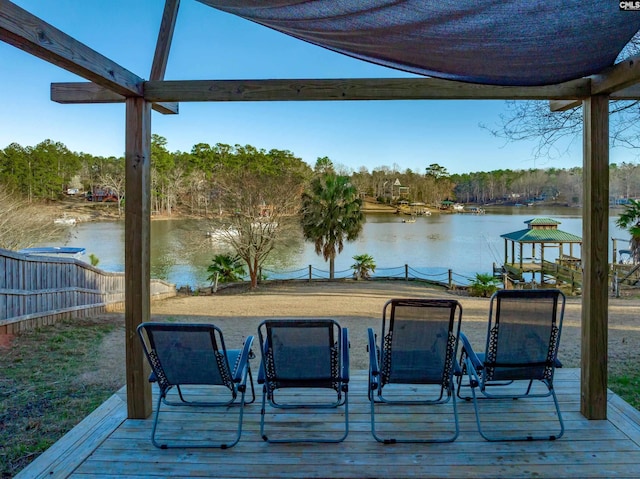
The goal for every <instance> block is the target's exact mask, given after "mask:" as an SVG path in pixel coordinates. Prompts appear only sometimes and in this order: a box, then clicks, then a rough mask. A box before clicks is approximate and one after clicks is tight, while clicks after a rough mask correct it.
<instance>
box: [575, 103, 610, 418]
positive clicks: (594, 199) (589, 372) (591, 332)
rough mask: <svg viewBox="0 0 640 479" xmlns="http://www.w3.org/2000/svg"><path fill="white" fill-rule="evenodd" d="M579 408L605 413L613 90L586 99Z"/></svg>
mask: <svg viewBox="0 0 640 479" xmlns="http://www.w3.org/2000/svg"><path fill="white" fill-rule="evenodd" d="M583 105H584V106H583V108H584V164H583V170H584V178H583V191H584V193H583V196H584V198H583V204H584V207H583V209H582V236H583V260H584V273H583V279H582V368H581V373H580V374H581V381H580V393H581V394H580V412H581V413H582V414H583V415H584V416H585V417H586V418H587V419H606V418H607V339H608V337H607V334H608V331H607V323H608V316H607V314H608V312H607V307H608V294H609V288H608V284H607V279H608V276H609V275H608V263H609V261H608V257H607V238H608V234H609V96H608V95H595V96H592V97H590V98H589V99H587V100H585V101H584V103H583Z"/></svg>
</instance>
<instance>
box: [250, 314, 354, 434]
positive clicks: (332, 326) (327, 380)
mask: <svg viewBox="0 0 640 479" xmlns="http://www.w3.org/2000/svg"><path fill="white" fill-rule="evenodd" d="M293 328H299V329H300V330H301V331H305V333H306V334H315V335H316V338H317V337H318V336H317V335H319V334H320V331H323V330H324V331H326V333H327V350H328V352H329V353H330V355H331V362H332V364H331V366H330V369H331V373H330V374H329V375H327V376H326V377H317V376H313V375H308V376H306V377H305V375H304V368H305V362H304V361H305V358H304V357H296V360H297V362H296V367H295V369H296V373H295V374H294V375H295V377H291V376H290V374H291V372H288V373H281V371H280V370H279V365H278V362H277V361H275V360H274V355H278V354H279V353H280V352H281V351H282V350H286V349H287V348H289V349H290V350H289V351H288V352H293V351H294V350H295V348H296V345H292V344H283V343H281V341H280V339H278V340H275V339H274V337H277V336H278V330H280V331H284V330H291V329H293ZM258 335H259V341H260V347H261V353H262V361H261V363H260V372H259V375H258V384H262V387H263V394H262V409H261V411H260V414H261V417H260V435H261V437H262V439H263V440H264V441H266V442H269V443H301V442H319V443H338V442H342V441H344V439H345V438H346V437H347V435H348V434H349V394H348V393H349V333H348V330H347V328H342V327H340V325H339V324H338V323H337V321H334V320H332V319H270V320H266V321H263V322H262V323H261V324H260V326H259V327H258ZM275 342H277V343H279V344H278V345H277V346H276V345H274V343H275ZM298 372H300V374H298ZM290 388H303V389H323V390H328V389H332V390H334V391H335V393H336V398H335V400H334V401H330V402H326V403H325V402H310V403H301V402H291V401H290V402H286V398H285V401H284V402H283V401H281V400H280V399H279V398H278V397H277V391H279V390H284V389H290ZM281 392H282V391H281ZM267 403H268V404H269V406H271V407H273V408H276V409H305V408H307V409H316V408H318V409H327V408H337V407H340V406H344V408H345V409H344V432H343V434H342V435H341V436H340V437H337V438H315V439H311V438H292V437H288V438H287V437H280V438H277V439H273V438H272V437H269V436H268V435H267V434H266V432H265V428H266V426H265V416H266V407H267Z"/></svg>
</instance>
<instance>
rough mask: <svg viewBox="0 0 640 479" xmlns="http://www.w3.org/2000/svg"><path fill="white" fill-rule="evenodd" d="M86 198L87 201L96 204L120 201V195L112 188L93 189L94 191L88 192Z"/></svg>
mask: <svg viewBox="0 0 640 479" xmlns="http://www.w3.org/2000/svg"><path fill="white" fill-rule="evenodd" d="M86 197H87V201H94V202H96V203H101V202H109V201H113V202H117V201H118V195H117V194H116V193H115V192H114V191H113V190H112V189H111V188H98V187H96V188H93V190H91V191H88V192H87V194H86Z"/></svg>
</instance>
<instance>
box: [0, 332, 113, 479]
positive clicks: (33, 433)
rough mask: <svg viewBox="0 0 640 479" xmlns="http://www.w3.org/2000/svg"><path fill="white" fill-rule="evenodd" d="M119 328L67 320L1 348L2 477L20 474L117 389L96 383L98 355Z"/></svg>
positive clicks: (20, 336) (106, 379)
mask: <svg viewBox="0 0 640 479" xmlns="http://www.w3.org/2000/svg"><path fill="white" fill-rule="evenodd" d="M116 327H117V322H116V321H114V320H113V319H106V320H100V319H75V320H71V321H64V322H60V323H57V324H55V325H52V326H46V327H43V328H40V329H38V330H35V331H29V332H25V333H22V334H20V335H18V336H16V337H15V338H14V340H13V342H12V343H11V345H10V346H8V347H6V348H2V349H0V365H1V367H0V477H3V478H8V477H12V476H13V475H15V474H16V473H18V472H19V471H20V470H21V469H23V468H24V467H25V466H27V465H28V464H29V463H30V462H31V461H32V460H33V459H35V458H36V457H37V456H38V455H39V454H40V453H42V452H43V451H45V450H46V449H47V448H49V447H50V446H51V445H52V444H53V443H54V442H56V441H57V440H58V439H60V438H61V437H62V436H63V435H64V434H65V433H67V432H68V431H69V430H71V429H72V428H73V427H74V426H75V425H76V424H77V423H79V422H80V421H81V420H82V419H83V418H84V417H86V416H87V415H88V414H89V413H90V412H91V411H93V410H94V409H95V408H96V407H98V406H99V405H100V404H102V403H103V402H104V401H105V400H106V399H107V398H108V397H109V396H111V395H112V394H113V393H114V392H115V391H116V390H117V387H114V384H113V381H109V379H110V378H104V381H101V380H100V379H98V380H95V378H100V376H101V375H100V374H95V372H96V370H99V369H100V367H101V365H100V364H99V355H98V354H96V351H97V350H98V349H99V347H100V344H101V342H102V339H103V338H104V337H105V335H106V334H108V333H109V332H111V331H113V330H114V329H115V328H116ZM85 373H86V374H90V375H91V377H92V378H94V379H93V380H91V381H87V380H86V377H85V376H84V374H85Z"/></svg>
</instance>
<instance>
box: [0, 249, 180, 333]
mask: <svg viewBox="0 0 640 479" xmlns="http://www.w3.org/2000/svg"><path fill="white" fill-rule="evenodd" d="M124 289H125V281H124V273H108V272H105V271H102V270H100V269H98V268H95V267H93V266H91V265H89V264H87V263H84V262H82V261H80V260H77V259H73V258H57V257H49V256H27V255H23V254H20V253H16V252H14V251H9V250H5V249H0V334H7V333H10V334H12V333H16V332H19V331H24V330H28V329H33V328H35V327H38V326H41V325H45V324H52V323H54V322H56V321H57V320H59V319H67V318H79V317H86V316H90V315H93V314H97V313H103V312H109V311H117V310H122V309H123V308H124ZM175 295H176V288H175V285H173V284H169V283H166V282H164V281H161V280H151V298H152V299H163V298H167V297H170V296H175Z"/></svg>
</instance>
